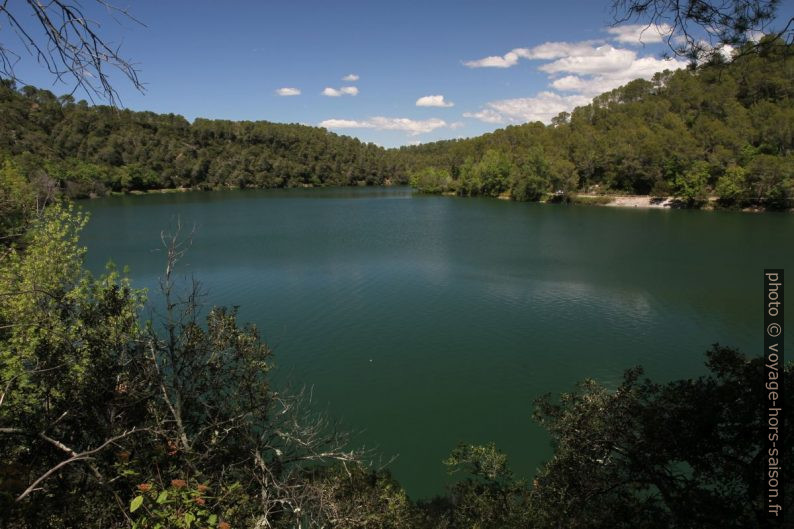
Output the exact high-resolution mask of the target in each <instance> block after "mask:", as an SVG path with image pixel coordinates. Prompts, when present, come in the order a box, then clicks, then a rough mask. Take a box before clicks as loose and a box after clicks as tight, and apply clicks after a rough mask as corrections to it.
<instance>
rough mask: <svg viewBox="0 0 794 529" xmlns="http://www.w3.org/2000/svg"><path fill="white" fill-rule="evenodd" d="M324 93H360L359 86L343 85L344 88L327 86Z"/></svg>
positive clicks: (333, 95) (326, 94) (328, 94)
mask: <svg viewBox="0 0 794 529" xmlns="http://www.w3.org/2000/svg"><path fill="white" fill-rule="evenodd" d="M323 95H324V96H328V97H340V96H344V95H348V96H354V95H358V88H356V87H355V86H343V87H342V88H331V87H330V86H326V87H325V88H324V89H323Z"/></svg>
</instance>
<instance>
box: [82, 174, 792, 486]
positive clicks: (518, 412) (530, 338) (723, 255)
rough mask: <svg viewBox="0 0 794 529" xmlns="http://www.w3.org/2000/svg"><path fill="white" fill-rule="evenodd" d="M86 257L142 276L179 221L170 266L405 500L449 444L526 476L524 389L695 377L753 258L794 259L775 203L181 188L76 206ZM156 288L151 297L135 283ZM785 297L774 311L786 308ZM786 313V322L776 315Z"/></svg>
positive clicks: (736, 320)
mask: <svg viewBox="0 0 794 529" xmlns="http://www.w3.org/2000/svg"><path fill="white" fill-rule="evenodd" d="M82 204H83V206H84V207H85V208H86V209H87V210H88V211H90V212H91V215H92V217H91V221H90V222H89V224H88V227H87V228H86V230H85V232H84V234H83V237H82V241H83V243H84V244H86V245H87V246H88V248H89V252H88V265H89V267H90V268H91V269H92V270H94V271H101V270H102V269H103V267H104V264H105V263H106V262H107V261H108V260H113V261H114V262H115V263H117V264H119V265H128V266H129V267H130V275H131V277H132V279H133V281H134V284H135V285H136V286H139V287H148V288H149V289H150V290H152V291H153V290H155V289H156V286H157V280H158V277H159V275H160V274H161V272H162V270H163V267H164V257H163V251H162V247H161V243H160V231H161V230H162V229H164V228H166V229H167V228H168V227H169V226H173V223H174V219H175V218H176V217H177V216H178V217H179V218H180V219H181V221H182V223H183V224H184V225H186V226H188V227H192V226H193V225H194V224H195V226H196V232H195V235H194V237H193V245H192V248H191V249H190V251H189V253H188V254H187V256H186V257H185V259H184V261H183V262H182V268H181V270H182V271H183V272H184V273H185V274H192V275H195V277H196V278H198V279H199V280H200V281H201V282H202V284H203V285H204V287H205V288H206V289H207V290H208V297H207V302H208V303H211V304H225V305H237V306H239V307H240V315H241V319H242V320H244V321H252V322H255V323H257V325H258V326H259V328H260V329H261V330H262V333H263V336H264V337H265V338H266V339H267V341H268V342H269V344H270V345H271V346H272V347H273V348H274V349H275V354H276V356H275V359H276V362H277V365H278V369H277V375H276V376H277V378H278V379H279V381H280V382H282V383H283V382H285V381H287V380H289V381H290V382H291V383H295V384H306V385H309V386H313V387H314V400H315V404H316V405H318V406H319V407H322V408H325V409H327V410H328V411H329V413H331V414H332V415H333V416H335V417H337V418H339V419H340V420H342V421H343V423H344V424H345V425H346V426H347V427H348V428H350V429H353V430H361V431H362V432H361V433H360V434H358V436H357V440H358V442H364V443H366V444H367V445H369V446H374V447H376V448H377V450H378V452H379V453H381V454H383V455H384V457H386V458H388V457H389V456H392V455H398V458H397V459H396V461H395V462H394V463H393V464H392V465H391V469H392V471H393V472H394V474H395V475H396V477H397V478H398V479H399V480H400V481H401V482H402V483H403V484H404V485H405V486H406V487H407V490H408V492H409V494H411V495H412V496H426V495H429V494H433V493H436V492H440V491H441V490H442V489H443V486H444V483H445V481H446V479H447V478H446V477H445V470H444V467H443V465H442V464H441V460H442V459H443V458H445V457H446V455H448V453H449V451H450V450H451V449H452V448H453V447H454V446H455V445H456V444H457V443H458V442H461V441H463V442H467V443H483V442H488V441H494V442H496V443H497V445H498V446H499V447H500V448H502V449H503V450H505V451H506V452H507V453H508V455H509V457H510V460H511V462H512V464H513V467H514V469H515V470H516V471H517V472H518V473H519V474H520V475H523V476H527V477H530V476H531V475H532V474H533V472H534V470H535V469H536V468H537V467H538V466H539V465H540V464H542V462H543V461H544V460H545V459H546V458H547V457H548V456H549V454H550V447H549V439H548V437H547V436H546V434H545V433H544V432H543V431H542V430H541V429H540V428H539V427H537V426H536V425H535V424H534V423H533V422H532V420H531V414H532V402H533V400H534V399H535V398H536V397H537V396H539V395H541V394H544V393H547V392H552V393H559V392H562V391H566V390H570V389H571V388H572V387H573V385H574V383H575V382H576V381H578V380H580V379H582V378H584V377H594V378H596V379H598V380H600V381H602V382H603V383H605V384H608V385H615V384H617V383H618V382H619V380H620V377H621V374H622V372H623V371H624V369H626V368H628V367H631V366H633V365H636V364H642V365H643V366H645V367H646V369H647V372H648V373H649V374H650V375H651V376H652V377H654V378H658V379H672V378H677V377H688V376H694V375H699V374H703V373H704V372H705V368H704V367H703V361H704V356H703V352H704V351H705V350H706V349H707V348H708V347H709V345H710V344H712V343H714V342H720V343H723V344H730V345H734V346H737V347H740V348H741V349H743V350H744V351H746V352H748V353H751V354H760V349H761V347H762V342H761V338H762V336H761V327H762V314H761V302H762V299H761V289H762V283H761V280H762V276H761V272H762V269H763V268H764V267H768V268H774V267H786V266H788V265H794V244H792V241H794V215H787V214H774V213H768V214H747V213H728V212H700V211H660V210H634V209H632V210H628V209H618V208H603V207H587V206H552V205H540V204H524V203H512V202H505V201H499V200H492V199H457V198H449V197H433V196H421V195H414V194H412V193H411V191H410V190H408V189H405V188H392V189H371V188H369V189H322V190H319V189H318V190H278V191H224V192H212V193H201V192H190V193H181V194H163V195H147V196H132V197H131V196H125V197H110V198H104V199H98V200H93V201H89V202H83V203H82ZM150 297H151V299H152V300H153V301H156V299H157V298H156V296H154V295H151V296H150ZM792 312H794V311H788V313H789V314H792ZM787 321H788V320H787Z"/></svg>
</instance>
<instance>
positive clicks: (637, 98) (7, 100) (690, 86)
mask: <svg viewBox="0 0 794 529" xmlns="http://www.w3.org/2000/svg"><path fill="white" fill-rule="evenodd" d="M792 96H794V59H792V46H791V45H786V44H784V43H782V42H780V41H777V42H775V41H767V42H762V43H761V45H758V46H755V47H753V48H748V49H746V50H744V51H743V53H742V54H741V56H740V57H738V58H737V59H735V60H734V61H732V62H731V63H724V62H719V61H718V62H712V63H710V64H707V65H704V66H701V67H699V68H692V69H689V70H678V71H675V72H671V71H665V72H661V73H658V74H656V75H655V76H654V77H653V79H652V80H650V81H646V80H636V81H632V82H630V83H628V84H627V85H625V86H622V87H620V88H617V89H615V90H613V91H611V92H608V93H605V94H602V95H600V96H598V97H596V98H595V99H594V100H593V102H592V103H591V104H589V105H586V106H583V107H579V108H577V109H575V110H574V111H573V112H571V113H562V114H560V115H559V116H557V117H556V118H554V119H553V120H552V123H551V124H550V125H544V124H542V123H540V122H535V123H527V124H524V125H518V126H509V127H506V128H504V129H499V130H496V131H494V132H492V133H488V134H484V135H482V136H479V137H476V138H471V139H464V140H450V141H439V142H434V143H428V144H424V145H420V146H413V147H401V148H399V149H384V148H382V147H378V146H376V145H374V144H371V143H363V142H361V141H359V140H357V139H353V138H350V137H347V136H340V135H337V134H334V133H331V132H328V131H326V130H324V129H321V128H317V127H309V126H304V125H297V124H276V123H269V122H265V121H257V122H248V121H242V122H235V121H226V120H207V119H196V120H195V121H194V122H193V123H189V122H188V121H187V120H186V119H185V118H183V117H181V116H178V115H174V114H155V113H152V112H133V111H130V110H118V109H115V108H112V107H107V106H89V105H88V104H87V103H85V102H84V101H80V102H75V101H74V99H73V98H72V97H71V96H61V97H56V96H55V95H53V94H52V93H51V92H49V91H47V90H41V89H37V88H34V87H30V86H26V87H22V88H21V89H17V88H16V87H15V86H14V85H13V84H11V83H9V82H5V83H3V84H2V85H0V115H2V116H3V119H2V121H0V154H2V155H4V157H5V158H6V159H7V160H8V161H10V162H11V163H12V164H13V166H14V167H15V168H16V170H18V171H19V172H20V173H22V174H23V175H26V176H27V178H28V179H30V180H41V179H42V178H44V179H46V180H48V181H49V182H50V183H53V182H54V183H55V184H56V187H58V188H59V189H61V190H62V191H63V192H65V193H66V194H67V195H69V196H72V197H81V196H89V195H92V194H103V193H106V192H109V191H133V190H146V189H153V188H176V187H191V188H205V189H211V188H218V187H260V188H271V187H296V186H306V185H312V186H322V185H380V184H388V183H393V184H400V183H407V182H408V181H409V180H410V181H411V183H412V184H413V185H414V186H415V187H417V188H418V189H420V190H422V191H426V192H454V193H457V194H460V195H467V196H469V195H485V196H497V195H500V194H502V195H506V194H509V195H510V196H511V197H512V198H514V199H516V200H537V199H540V198H543V197H544V196H546V195H547V194H548V193H554V192H558V193H557V194H558V195H564V196H566V195H570V194H572V193H574V192H581V191H592V192H597V193H605V192H606V193H609V192H625V193H635V194H653V195H658V196H669V195H673V196H677V197H679V198H680V199H681V202H682V203H684V204H686V205H690V206H692V205H698V204H700V203H703V202H704V201H705V200H706V199H707V197H708V196H717V197H719V198H720V201H721V203H723V204H724V205H730V204H736V205H743V204H752V205H764V206H767V207H788V206H789V205H790V202H791V199H792V197H793V196H794V176H793V175H794V158H793V157H792V146H794V104H793V103H792Z"/></svg>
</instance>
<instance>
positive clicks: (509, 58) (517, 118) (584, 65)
mask: <svg viewBox="0 0 794 529" xmlns="http://www.w3.org/2000/svg"><path fill="white" fill-rule="evenodd" d="M643 29H646V31H645V32H644V33H643V31H642V30H643ZM652 29H653V33H650V31H651V30H652ZM665 29H667V28H666V27H664V26H662V27H653V28H648V27H647V26H636V25H632V26H618V27H616V28H609V29H608V30H607V31H608V32H609V33H610V34H611V35H613V38H614V40H616V41H618V42H631V43H635V42H638V41H637V39H639V38H643V39H644V40H643V41H642V42H660V41H661V40H662V38H663V37H664V35H663V34H661V32H663V31H664V30H665ZM660 34H661V35H662V36H660ZM652 35H653V36H652ZM519 59H526V60H533V61H544V63H543V64H540V65H539V66H538V70H539V71H541V72H544V73H546V74H547V75H548V76H549V87H550V88H552V89H553V90H555V91H544V92H540V93H539V94H537V95H535V96H533V97H524V98H516V99H504V100H499V101H491V102H489V103H487V104H486V105H485V106H484V107H483V108H481V109H479V110H477V111H474V112H466V113H464V114H463V117H467V118H473V119H478V120H480V121H484V122H486V123H519V122H527V121H543V122H546V123H548V122H549V121H550V120H551V118H553V117H554V116H556V115H557V114H559V113H560V112H563V111H565V112H567V111H570V110H572V109H573V108H575V107H576V106H580V105H585V104H587V103H589V102H590V100H591V99H592V98H593V97H594V96H596V95H598V94H601V93H603V92H608V91H610V90H612V89H614V88H617V87H618V86H621V85H624V84H626V83H628V82H629V81H632V80H634V79H639V78H642V79H650V78H651V77H653V75H654V74H655V73H656V72H660V71H663V70H675V69H678V68H683V67H685V66H686V62H685V61H682V60H679V59H673V60H663V59H659V58H656V57H654V56H646V57H641V56H639V55H638V54H637V51H636V50H634V49H629V48H626V47H620V46H619V45H612V44H608V43H604V42H603V41H601V42H597V41H583V42H546V43H543V44H540V45H538V46H534V47H532V48H514V49H513V50H511V51H509V52H508V53H506V54H505V55H502V56H493V57H486V58H484V59H479V60H477V61H469V62H467V63H465V64H466V65H467V66H469V67H472V68H483V67H499V68H507V67H509V66H512V65H515V64H517V63H518V61H519Z"/></svg>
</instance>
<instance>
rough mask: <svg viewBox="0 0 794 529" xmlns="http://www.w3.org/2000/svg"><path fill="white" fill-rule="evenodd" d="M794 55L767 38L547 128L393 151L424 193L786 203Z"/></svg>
mask: <svg viewBox="0 0 794 529" xmlns="http://www.w3.org/2000/svg"><path fill="white" fill-rule="evenodd" d="M792 97H794V56H792V47H791V46H790V45H789V46H786V45H784V44H782V43H780V42H766V43H764V45H762V46H760V47H759V48H757V49H752V50H747V51H746V53H745V54H744V55H743V56H741V57H739V58H737V59H736V60H734V61H733V62H731V63H730V64H725V63H719V64H709V65H705V66H702V67H700V68H698V69H696V70H686V71H684V70H678V71H675V72H670V71H665V72H661V73H658V74H656V75H655V76H654V77H653V79H652V80H651V81H645V80H635V81H632V82H631V83H628V84H627V85H625V86H622V87H620V88H617V89H615V90H613V91H611V92H608V93H605V94H602V95H600V96H598V97H596V98H595V99H594V100H593V102H592V103H591V104H589V105H587V106H583V107H579V108H577V109H575V110H574V111H573V112H572V113H563V114H560V115H559V116H557V117H556V118H555V119H554V120H553V122H552V124H551V125H549V126H544V125H543V124H542V123H528V124H525V125H520V126H510V127H507V128H505V129H500V130H497V131H494V132H493V133H490V134H484V135H482V136H480V137H477V138H472V139H466V140H454V141H445V142H437V143H431V144H427V145H421V146H417V147H404V148H402V149H401V150H400V152H401V154H402V155H403V158H404V159H405V160H406V163H407V164H408V165H409V167H410V168H411V169H412V170H413V172H414V174H413V183H414V185H415V186H416V187H418V188H420V189H423V190H425V191H428V192H442V191H451V192H455V193H457V194H460V195H490V196H496V195H499V194H503V193H510V195H511V196H512V197H513V198H515V199H517V200H533V199H538V198H541V197H542V196H543V195H544V194H545V193H548V192H552V191H557V190H560V191H563V192H565V193H569V192H573V191H583V190H584V191H592V192H599V193H603V192H623V193H633V194H653V195H658V196H666V195H674V196H677V197H679V198H680V199H681V200H682V201H683V202H684V203H686V204H689V205H697V204H698V203H700V202H702V201H704V200H705V199H706V198H707V196H708V195H712V196H714V195H716V196H718V197H720V200H721V202H723V203H724V204H731V203H733V204H742V203H759V202H761V203H763V204H764V205H766V206H769V207H785V206H786V205H787V204H789V203H790V201H791V199H792V197H793V196H794V157H792V148H794V100H793V99H792Z"/></svg>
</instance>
